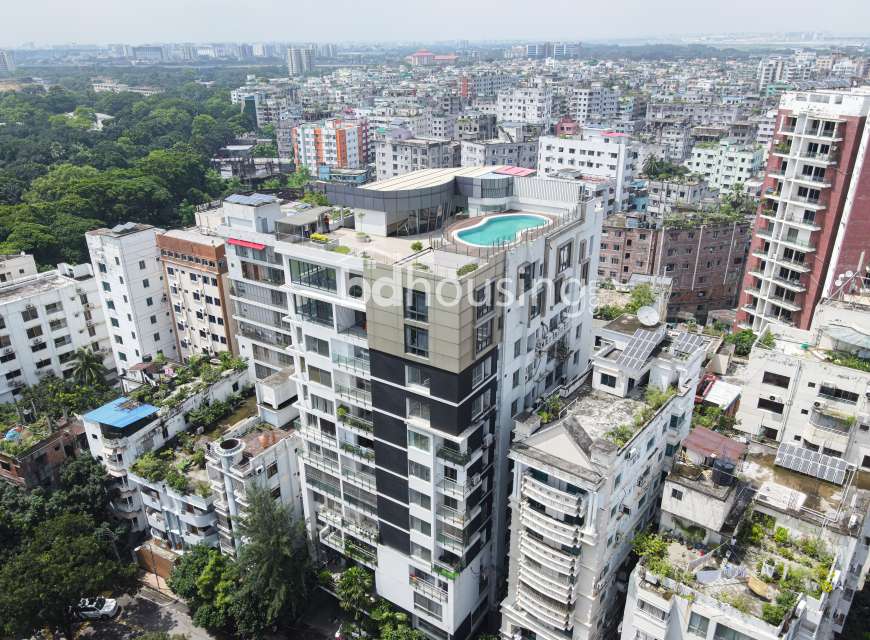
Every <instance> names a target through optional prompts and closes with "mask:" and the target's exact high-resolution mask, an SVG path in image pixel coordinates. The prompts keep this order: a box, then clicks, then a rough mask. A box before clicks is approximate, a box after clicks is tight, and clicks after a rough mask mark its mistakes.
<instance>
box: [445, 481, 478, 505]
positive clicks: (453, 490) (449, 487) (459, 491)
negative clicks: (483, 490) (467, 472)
mask: <svg viewBox="0 0 870 640" xmlns="http://www.w3.org/2000/svg"><path fill="white" fill-rule="evenodd" d="M480 484H481V478H480V477H479V476H475V477H472V478H470V479H469V481H468V482H467V483H465V484H463V483H460V482H454V481H453V480H450V479H448V478H441V480H440V481H439V482H438V489H439V490H440V491H441V493H445V494H447V495H449V496H453V497H454V498H458V499H459V500H464V499H465V498H467V497H468V496H470V495H471V493H472V492H473V491H474V490H475V489H477V488H478V487H479V486H480Z"/></svg>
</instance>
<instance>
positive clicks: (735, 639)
mask: <svg viewBox="0 0 870 640" xmlns="http://www.w3.org/2000/svg"><path fill="white" fill-rule="evenodd" d="M713 640H752V638H751V637H750V636H748V635H746V634H745V633H740V632H739V631H735V630H734V629H732V628H731V627H726V626H725V625H724V624H722V623H721V622H719V623H717V624H716V632H715V633H714V634H713Z"/></svg>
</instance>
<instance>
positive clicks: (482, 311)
mask: <svg viewBox="0 0 870 640" xmlns="http://www.w3.org/2000/svg"><path fill="white" fill-rule="evenodd" d="M494 287H495V285H489V284H488V285H485V286H483V287H480V288H478V289H476V290H475V291H474V305H475V307H476V308H477V314H476V317H477V318H482V317H483V316H485V315H486V314H488V313H489V312H490V311H492V310H493V308H494V307H495V303H494V299H495V295H494V291H493V290H494Z"/></svg>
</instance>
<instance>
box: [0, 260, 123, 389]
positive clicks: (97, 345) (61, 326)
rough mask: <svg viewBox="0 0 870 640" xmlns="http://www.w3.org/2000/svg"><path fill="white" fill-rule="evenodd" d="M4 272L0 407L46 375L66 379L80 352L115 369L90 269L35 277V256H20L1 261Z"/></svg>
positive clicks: (65, 268) (62, 267)
mask: <svg viewBox="0 0 870 640" xmlns="http://www.w3.org/2000/svg"><path fill="white" fill-rule="evenodd" d="M0 269H3V272H2V273H0V282H2V283H0V326H2V328H0V373H2V374H3V375H0V402H14V401H15V400H17V399H18V397H19V394H20V393H21V391H22V390H23V389H24V387H25V386H30V385H35V384H37V383H38V382H39V381H40V379H42V378H44V377H46V376H49V375H54V376H57V377H58V378H68V377H69V376H70V375H71V372H70V370H71V369H72V368H73V367H74V366H75V355H76V351H77V350H79V349H87V350H89V351H93V352H95V353H98V354H100V355H101V356H102V357H103V365H104V366H105V367H106V369H107V370H113V369H114V362H113V361H112V354H111V349H110V348H109V334H108V331H107V329H106V319H105V317H104V315H103V310H102V309H101V307H100V304H99V294H98V293H97V281H96V279H95V278H94V274H93V271H92V270H91V265H89V264H81V265H75V266H74V265H69V264H59V265H57V269H53V270H51V271H44V272H42V273H39V274H37V273H36V264H35V262H34V260H33V256H28V255H16V256H3V259H2V260H0ZM22 272H23V273H22Z"/></svg>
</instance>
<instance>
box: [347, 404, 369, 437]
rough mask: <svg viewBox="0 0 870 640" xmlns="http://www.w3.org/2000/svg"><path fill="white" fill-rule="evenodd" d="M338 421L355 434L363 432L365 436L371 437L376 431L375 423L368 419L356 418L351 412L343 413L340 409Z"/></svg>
mask: <svg viewBox="0 0 870 640" xmlns="http://www.w3.org/2000/svg"><path fill="white" fill-rule="evenodd" d="M338 421H339V423H341V426H343V427H344V428H346V429H348V430H350V431H353V432H355V433H356V432H362V434H363V435H365V436H369V435H371V434H372V432H374V430H375V423H374V422H373V421H371V420H369V419H368V418H363V417H362V416H355V415H353V414H352V413H349V412H344V413H343V412H342V411H341V407H339V413H338Z"/></svg>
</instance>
